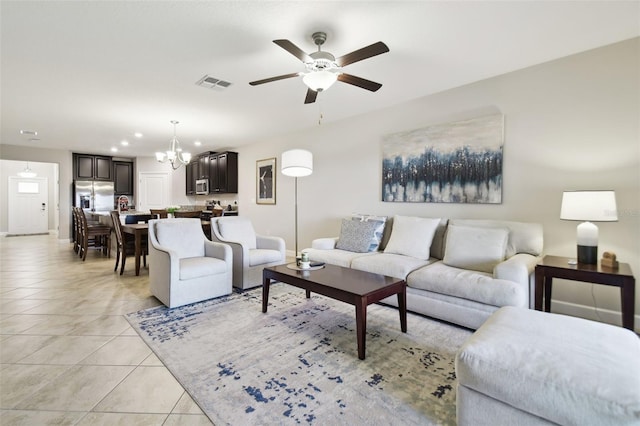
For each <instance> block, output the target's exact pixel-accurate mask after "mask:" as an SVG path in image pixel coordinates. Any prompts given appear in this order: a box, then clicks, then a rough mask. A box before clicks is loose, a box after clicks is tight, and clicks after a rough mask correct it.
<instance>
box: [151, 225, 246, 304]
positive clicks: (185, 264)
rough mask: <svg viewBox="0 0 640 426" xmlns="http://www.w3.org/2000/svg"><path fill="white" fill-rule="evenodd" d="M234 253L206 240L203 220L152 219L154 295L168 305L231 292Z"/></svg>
mask: <svg viewBox="0 0 640 426" xmlns="http://www.w3.org/2000/svg"><path fill="white" fill-rule="evenodd" d="M231 277H232V253H231V248H230V247H229V246H227V245H225V244H220V243H216V242H211V241H209V240H207V238H206V237H205V235H204V232H203V231H202V225H201V224H200V219H157V220H150V221H149V282H150V287H151V294H153V295H154V296H155V297H157V298H158V299H159V300H160V301H161V302H162V303H164V304H165V305H167V306H168V307H169V308H175V307H177V306H182V305H187V304H189V303H195V302H199V301H202V300H207V299H212V298H214V297H219V296H224V295H227V294H231V292H232V291H233V288H232V286H231Z"/></svg>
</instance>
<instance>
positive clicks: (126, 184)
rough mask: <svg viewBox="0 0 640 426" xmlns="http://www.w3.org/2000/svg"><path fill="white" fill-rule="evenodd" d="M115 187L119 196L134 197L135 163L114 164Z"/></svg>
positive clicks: (121, 162)
mask: <svg viewBox="0 0 640 426" xmlns="http://www.w3.org/2000/svg"><path fill="white" fill-rule="evenodd" d="M113 187H114V191H115V193H116V194H117V195H133V162H130V161H114V162H113Z"/></svg>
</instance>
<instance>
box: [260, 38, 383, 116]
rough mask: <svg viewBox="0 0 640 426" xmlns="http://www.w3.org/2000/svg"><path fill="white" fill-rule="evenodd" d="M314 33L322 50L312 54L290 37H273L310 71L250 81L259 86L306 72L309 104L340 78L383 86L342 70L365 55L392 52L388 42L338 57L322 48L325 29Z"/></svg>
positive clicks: (372, 88) (375, 87)
mask: <svg viewBox="0 0 640 426" xmlns="http://www.w3.org/2000/svg"><path fill="white" fill-rule="evenodd" d="M311 37H312V38H313V41H314V43H315V44H316V45H317V46H318V51H317V52H313V53H309V54H307V53H306V52H304V51H303V50H302V49H300V48H299V47H298V46H296V45H295V44H293V43H292V42H290V41H289V40H273V42H274V43H275V44H277V45H278V46H280V47H282V48H283V49H284V50H286V51H287V52H289V53H291V54H292V55H293V56H295V57H296V58H298V59H300V60H301V61H302V63H303V64H304V66H305V68H306V71H304V72H294V73H291V74H284V75H279V76H276V77H270V78H265V79H264V80H257V81H252V82H250V83H249V84H250V85H252V86H257V85H259V84H264V83H270V82H272V81H278V80H284V79H286V78H292V77H299V76H302V81H303V82H304V84H306V85H307V87H308V90H307V96H306V97H305V99H304V103H305V104H310V103H313V102H315V101H316V97H317V96H318V92H322V91H323V90H327V89H328V88H329V87H330V86H331V85H332V84H333V83H335V82H336V80H337V81H341V82H343V83H347V84H352V85H354V86H358V87H361V88H363V89H367V90H370V91H372V92H375V91H377V90H378V89H379V88H381V87H382V84H380V83H376V82H375V81H370V80H366V79H364V78H361V77H356V76H355V75H351V74H347V73H344V72H342V68H343V67H345V66H347V65H349V64H353V63H354V62H358V61H362V60H363V59H368V58H371V57H373V56H376V55H380V54H382V53H386V52H388V51H389V48H388V47H387V45H386V44H384V43H383V42H381V41H379V42H377V43H373V44H371V45H369V46H366V47H363V48H362V49H358V50H355V51H353V52H351V53H347V54H346V55H343V56H340V57H339V58H336V57H334V56H333V55H332V54H331V53H329V52H324V51H322V50H321V49H320V48H321V46H322V45H323V44H324V42H325V41H326V40H327V34H326V33H324V32H321V31H319V32H315V33H313V34H312V36H311Z"/></svg>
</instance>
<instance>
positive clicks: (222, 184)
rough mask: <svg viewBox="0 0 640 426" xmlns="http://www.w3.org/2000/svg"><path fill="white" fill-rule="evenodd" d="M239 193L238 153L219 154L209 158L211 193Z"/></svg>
mask: <svg viewBox="0 0 640 426" xmlns="http://www.w3.org/2000/svg"><path fill="white" fill-rule="evenodd" d="M237 192H238V153H237V152H219V153H215V154H211V155H210V156H209V193H210V194H217V193H223V194H224V193H226V194H236V193H237Z"/></svg>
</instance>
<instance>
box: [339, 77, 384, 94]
mask: <svg viewBox="0 0 640 426" xmlns="http://www.w3.org/2000/svg"><path fill="white" fill-rule="evenodd" d="M338 81H341V82H343V83H347V84H353V85H354V86H358V87H362V88H363V89H367V90H371V91H372V92H375V91H377V90H378V89H379V88H381V87H382V84H380V83H376V82H375V81H371V80H366V79H364V78H361V77H356V76H355V75H351V74H345V73H342V74H340V75H338Z"/></svg>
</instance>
